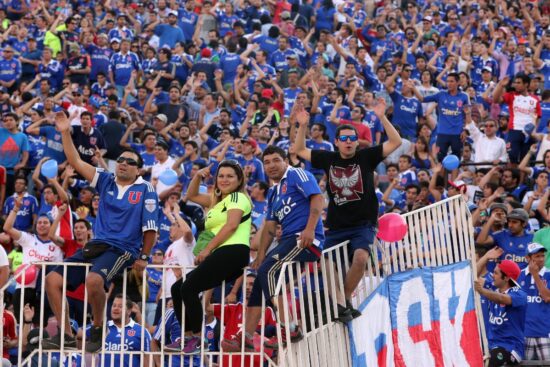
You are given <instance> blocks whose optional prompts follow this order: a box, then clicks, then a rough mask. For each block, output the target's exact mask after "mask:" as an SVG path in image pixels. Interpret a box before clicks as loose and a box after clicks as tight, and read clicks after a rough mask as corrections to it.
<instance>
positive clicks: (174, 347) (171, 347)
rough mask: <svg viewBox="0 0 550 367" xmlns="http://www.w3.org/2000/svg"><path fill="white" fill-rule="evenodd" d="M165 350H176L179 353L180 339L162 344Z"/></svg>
mask: <svg viewBox="0 0 550 367" xmlns="http://www.w3.org/2000/svg"><path fill="white" fill-rule="evenodd" d="M164 350H165V351H166V352H178V353H181V350H182V349H181V339H180V338H177V339H176V341H175V342H173V343H170V344H168V345H165V346H164Z"/></svg>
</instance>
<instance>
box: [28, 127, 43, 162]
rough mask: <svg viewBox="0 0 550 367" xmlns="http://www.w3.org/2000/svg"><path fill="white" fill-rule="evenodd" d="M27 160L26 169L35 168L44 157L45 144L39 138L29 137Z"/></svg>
mask: <svg viewBox="0 0 550 367" xmlns="http://www.w3.org/2000/svg"><path fill="white" fill-rule="evenodd" d="M28 138H29V160H28V161H27V168H35V167H36V166H37V165H38V162H40V160H41V159H42V158H43V157H44V151H45V150H46V143H45V142H44V141H43V140H42V139H39V138H35V137H34V136H30V135H29V137H28Z"/></svg>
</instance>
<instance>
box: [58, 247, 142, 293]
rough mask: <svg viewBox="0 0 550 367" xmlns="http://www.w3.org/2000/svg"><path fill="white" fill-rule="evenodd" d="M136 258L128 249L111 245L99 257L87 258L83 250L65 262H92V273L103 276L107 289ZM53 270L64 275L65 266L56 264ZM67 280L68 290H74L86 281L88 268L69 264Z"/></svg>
mask: <svg viewBox="0 0 550 367" xmlns="http://www.w3.org/2000/svg"><path fill="white" fill-rule="evenodd" d="M135 260H136V259H135V258H134V257H133V256H132V254H131V253H130V252H128V251H122V250H120V249H118V248H116V247H110V248H109V249H108V250H107V251H105V252H104V253H102V254H101V255H99V256H98V257H96V258H94V259H91V260H86V259H85V258H84V256H83V255H82V250H78V251H77V252H75V254H74V255H73V256H71V257H69V258H67V259H65V261H64V262H65V263H88V264H92V266H91V268H90V272H91V273H96V274H99V275H100V276H101V277H102V278H103V282H104V286H105V289H109V286H110V285H111V280H113V278H114V277H115V276H117V275H119V274H121V273H122V272H123V271H124V269H126V268H127V267H129V266H131V265H132V264H133V263H134V262H135ZM53 271H55V272H57V273H59V274H61V275H62V276H63V266H56V267H55V268H54V269H53ZM64 278H65V279H66V280H67V290H70V291H74V290H76V288H78V287H79V286H80V285H81V284H84V283H85V281H86V268H85V267H82V266H67V274H66V276H64Z"/></svg>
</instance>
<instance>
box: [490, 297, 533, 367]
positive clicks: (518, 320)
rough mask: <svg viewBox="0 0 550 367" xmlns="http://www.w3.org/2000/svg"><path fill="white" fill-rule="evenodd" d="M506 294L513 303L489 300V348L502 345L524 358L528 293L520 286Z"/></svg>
mask: <svg viewBox="0 0 550 367" xmlns="http://www.w3.org/2000/svg"><path fill="white" fill-rule="evenodd" d="M505 294H507V295H509V296H510V297H511V298H512V304H511V305H501V304H498V303H494V302H491V301H489V328H490V335H491V339H489V349H495V348H498V347H501V348H504V349H505V350H507V351H508V352H510V353H513V354H516V355H517V356H519V357H520V358H523V351H524V343H525V337H524V325H525V311H526V310H527V295H526V294H525V292H524V291H522V290H521V288H520V287H514V288H509V289H507V290H506V292H505Z"/></svg>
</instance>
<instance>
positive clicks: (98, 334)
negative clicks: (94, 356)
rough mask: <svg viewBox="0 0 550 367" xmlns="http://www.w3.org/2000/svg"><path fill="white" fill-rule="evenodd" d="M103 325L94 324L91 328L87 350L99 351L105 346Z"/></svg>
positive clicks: (90, 351) (91, 351)
mask: <svg viewBox="0 0 550 367" xmlns="http://www.w3.org/2000/svg"><path fill="white" fill-rule="evenodd" d="M102 339H103V327H101V326H92V328H91V329H90V339H88V340H86V352H87V353H97V352H99V351H100V350H101V348H102V347H103V340H102Z"/></svg>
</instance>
